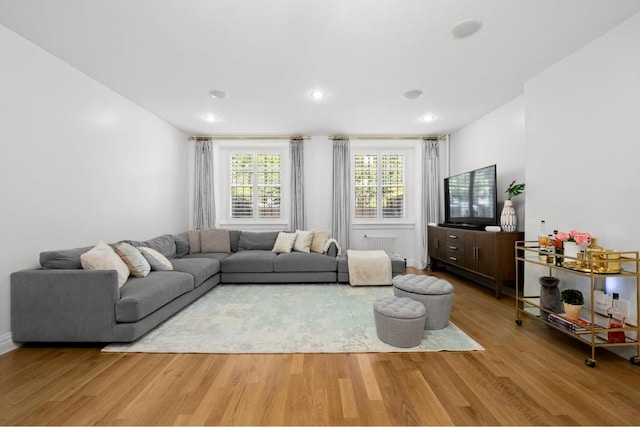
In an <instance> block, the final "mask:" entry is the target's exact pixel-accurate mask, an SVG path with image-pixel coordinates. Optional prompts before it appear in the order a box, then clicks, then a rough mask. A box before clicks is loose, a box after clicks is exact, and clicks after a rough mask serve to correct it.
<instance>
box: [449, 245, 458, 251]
mask: <svg viewBox="0 0 640 427" xmlns="http://www.w3.org/2000/svg"><path fill="white" fill-rule="evenodd" d="M449 249H453V250H454V251H455V250H457V249H458V247H457V246H449Z"/></svg>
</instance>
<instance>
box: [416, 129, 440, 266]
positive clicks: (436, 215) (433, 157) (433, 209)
mask: <svg viewBox="0 0 640 427" xmlns="http://www.w3.org/2000/svg"><path fill="white" fill-rule="evenodd" d="M421 207H422V209H421V222H422V224H421V225H422V229H423V230H424V231H423V233H422V242H421V249H422V250H421V252H422V254H423V255H422V259H421V260H420V263H421V265H420V268H424V267H426V266H427V263H428V262H429V253H428V252H429V249H428V244H427V227H428V225H429V223H432V222H433V223H439V222H440V141H431V140H427V139H425V140H423V141H422V203H421Z"/></svg>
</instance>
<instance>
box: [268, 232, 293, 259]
mask: <svg viewBox="0 0 640 427" xmlns="http://www.w3.org/2000/svg"><path fill="white" fill-rule="evenodd" d="M296 237H297V234H296V233H287V232H285V231H281V232H280V233H278V238H277V239H276V242H275V243H274V244H273V249H271V252H275V253H277V254H282V253H289V252H291V249H293V244H294V243H295V241H296Z"/></svg>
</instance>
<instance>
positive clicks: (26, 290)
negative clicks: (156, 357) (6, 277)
mask: <svg viewBox="0 0 640 427" xmlns="http://www.w3.org/2000/svg"><path fill="white" fill-rule="evenodd" d="M118 298H119V290H118V273H117V272H116V271H115V270H23V271H18V272H15V273H13V274H11V334H12V338H13V340H14V341H15V342H83V341H85V342H86V341H93V342H109V341H111V339H112V335H111V334H112V329H113V325H115V323H116V322H115V318H114V305H115V303H116V301H118Z"/></svg>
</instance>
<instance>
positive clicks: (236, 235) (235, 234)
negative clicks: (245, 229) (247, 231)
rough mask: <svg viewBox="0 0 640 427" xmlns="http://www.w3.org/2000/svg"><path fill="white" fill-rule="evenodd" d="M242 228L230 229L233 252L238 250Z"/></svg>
mask: <svg viewBox="0 0 640 427" xmlns="http://www.w3.org/2000/svg"><path fill="white" fill-rule="evenodd" d="M241 233H242V232H241V231H240V230H229V243H230V244H231V252H238V243H239V242H240V234H241Z"/></svg>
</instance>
